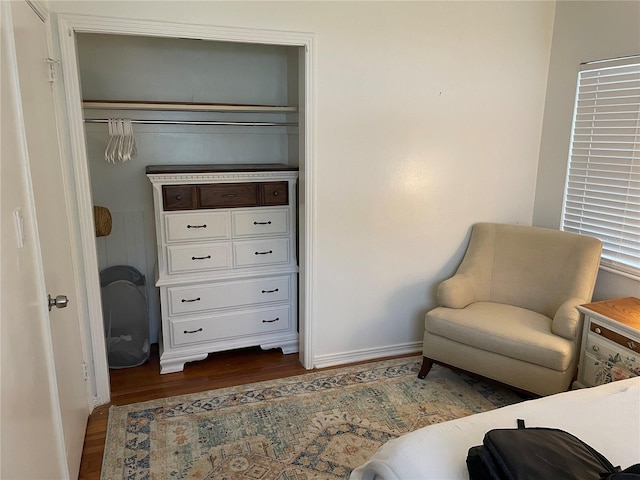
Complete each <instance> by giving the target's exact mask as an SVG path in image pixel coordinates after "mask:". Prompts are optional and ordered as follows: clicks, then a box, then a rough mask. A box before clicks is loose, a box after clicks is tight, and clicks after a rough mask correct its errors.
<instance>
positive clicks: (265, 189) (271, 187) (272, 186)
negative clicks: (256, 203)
mask: <svg viewBox="0 0 640 480" xmlns="http://www.w3.org/2000/svg"><path fill="white" fill-rule="evenodd" d="M258 195H259V197H260V205H265V206H273V205H289V184H288V183H287V182H265V183H261V184H260V187H259V191H258Z"/></svg>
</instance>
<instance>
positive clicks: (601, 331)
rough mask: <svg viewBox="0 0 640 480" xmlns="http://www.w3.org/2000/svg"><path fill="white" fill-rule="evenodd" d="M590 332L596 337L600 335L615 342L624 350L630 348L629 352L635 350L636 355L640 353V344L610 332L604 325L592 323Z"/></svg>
mask: <svg viewBox="0 0 640 480" xmlns="http://www.w3.org/2000/svg"><path fill="white" fill-rule="evenodd" d="M589 330H590V331H592V332H593V333H595V334H596V335H600V336H601V337H604V338H607V339H609V340H611V341H612V342H615V343H617V344H618V345H621V346H623V347H624V348H628V349H629V350H633V351H634V352H636V353H640V342H637V341H635V340H633V339H632V338H629V337H626V336H624V335H621V334H619V333H618V332H614V331H612V330H609V329H608V328H607V327H603V326H602V325H599V324H597V323H595V322H591V325H589Z"/></svg>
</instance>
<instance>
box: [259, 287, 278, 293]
mask: <svg viewBox="0 0 640 480" xmlns="http://www.w3.org/2000/svg"><path fill="white" fill-rule="evenodd" d="M277 291H278V289H277V288H275V289H273V290H262V293H275V292H277Z"/></svg>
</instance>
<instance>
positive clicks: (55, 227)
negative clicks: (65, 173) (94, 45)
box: [2, 1, 89, 478]
mask: <svg viewBox="0 0 640 480" xmlns="http://www.w3.org/2000/svg"><path fill="white" fill-rule="evenodd" d="M2 3H3V4H4V3H10V5H11V12H10V15H9V16H10V17H12V19H13V34H14V39H15V52H16V59H17V69H18V81H19V89H20V97H21V105H22V114H23V121H24V129H23V131H24V132H25V136H24V138H25V140H26V157H27V161H28V167H29V169H28V171H27V172H26V177H25V180H26V181H27V182H29V181H30V182H31V185H32V192H33V199H34V205H35V214H36V223H37V232H35V231H34V232H32V233H30V234H32V235H33V237H34V240H33V241H34V243H37V240H38V237H39V239H40V242H39V249H38V248H34V253H33V255H36V257H37V254H38V253H40V252H37V250H40V251H41V254H40V256H41V265H38V266H37V269H38V270H40V272H41V273H42V275H43V277H44V285H46V288H45V287H42V288H44V289H45V293H44V294H43V292H40V291H39V290H40V289H38V290H37V291H34V293H35V294H36V299H37V300H38V302H40V303H42V305H44V304H45V301H46V293H50V294H51V295H52V296H53V297H55V296H57V295H67V296H68V297H69V305H68V307H67V308H64V309H58V308H54V309H53V310H52V311H51V312H50V313H49V312H47V311H46V309H45V311H44V312H43V314H44V319H43V321H46V322H47V325H45V326H44V327H43V328H45V329H49V333H48V334H47V335H45V337H46V338H44V340H45V341H49V342H50V345H46V346H45V347H44V348H45V349H50V350H51V352H52V356H53V366H54V370H55V378H54V379H52V384H53V388H52V392H51V393H52V395H55V397H57V398H53V397H51V399H52V403H53V404H57V405H58V409H59V415H60V422H59V426H60V429H61V433H62V436H63V438H64V447H63V448H64V453H65V456H66V463H67V465H65V468H64V470H65V471H66V470H67V469H68V475H69V476H70V478H76V477H77V474H78V469H79V465H80V458H81V455H82V445H83V442H84V433H85V429H86V422H87V418H88V416H89V394H88V390H87V385H86V380H85V371H84V352H83V344H82V337H81V328H80V325H79V313H78V309H79V306H78V305H77V303H76V302H74V296H75V295H74V293H75V292H74V285H75V282H74V269H73V265H72V256H71V241H70V237H69V225H68V223H67V222H68V218H67V215H66V208H65V194H64V186H63V185H64V184H63V178H62V168H61V158H60V147H59V143H58V136H57V135H58V132H57V126H56V125H57V123H56V115H55V104H54V98H53V90H52V85H51V83H50V81H49V80H50V79H49V68H48V65H47V62H46V60H47V58H48V57H49V55H48V50H49V49H48V44H47V29H46V25H45V21H44V20H43V19H42V18H41V16H45V18H46V13H45V12H39V14H40V15H38V14H36V12H35V11H34V10H33V9H32V8H31V6H30V5H29V4H27V3H26V2H24V1H19V2H2ZM3 7H5V5H3ZM6 10H7V9H6V8H4V11H6ZM4 11H3V13H4ZM4 17H5V15H3V21H4ZM3 30H4V25H3ZM3 35H4V32H3ZM3 43H4V42H3ZM3 48H4V47H3ZM2 65H3V74H4V69H5V62H4V61H3V64H2ZM3 88H4V84H3ZM3 98H4V97H3ZM3 105H4V102H3ZM3 114H4V108H3ZM4 130H5V129H4V128H3V140H4ZM3 143H4V142H3ZM3 162H4V155H3ZM29 175H30V178H29ZM5 182H12V179H11V178H6V176H5V175H4V174H3V175H2V183H3V189H2V194H3V197H4V194H5V190H4V184H5ZM3 199H4V198H3ZM2 213H3V223H4V217H5V215H4V214H5V206H4V203H3V205H2ZM26 213H27V212H26V211H25V214H26ZM28 214H29V215H31V214H32V212H28ZM25 217H26V215H25ZM25 225H26V223H25ZM3 243H4V232H3ZM3 255H4V252H3ZM2 274H3V276H4V274H5V272H4V266H3V271H2ZM37 280H39V281H40V282H41V281H42V279H41V278H40V279H37ZM3 287H4V282H3ZM4 303H5V302H3V305H4ZM33 308H39V307H37V306H34V307H33ZM3 317H4V316H3ZM47 317H48V318H47ZM3 342H4V339H3ZM49 360H51V359H49ZM3 368H4V364H3ZM3 380H4V375H3ZM44 398H47V397H44ZM42 401H44V399H41V402H42ZM59 433H60V432H59ZM33 435H34V436H37V435H38V433H37V430H36V431H35V432H34V433H33ZM2 437H3V440H4V439H5V438H7V437H5V436H4V435H3V436H2ZM4 444H5V442H4V441H3V445H4ZM31 453H32V455H33V456H32V457H31V463H38V462H37V461H36V462H34V459H35V458H38V455H39V452H37V451H33V450H32V451H31ZM65 476H66V475H65ZM49 477H50V474H49ZM2 478H5V477H4V476H3V477H2ZM7 478H10V477H7ZM23 478H27V477H23ZM29 478H31V477H29Z"/></svg>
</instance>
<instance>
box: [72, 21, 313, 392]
mask: <svg viewBox="0 0 640 480" xmlns="http://www.w3.org/2000/svg"><path fill="white" fill-rule="evenodd" d="M61 20H62V21H61V25H63V24H64V22H65V20H64V19H61ZM71 23H73V22H71ZM80 23H82V22H80ZM98 30H99V29H97V28H96V29H95V31H92V29H91V28H77V30H76V31H75V59H76V65H77V80H78V87H79V91H80V92H81V98H80V99H79V100H80V102H81V109H82V119H81V120H80V121H81V123H82V127H81V128H82V132H83V134H84V143H85V145H84V147H85V148H84V154H85V158H84V162H85V164H84V166H83V168H79V167H78V166H77V164H78V162H82V161H83V158H74V163H75V164H76V168H75V169H74V170H75V172H74V174H75V177H76V181H78V179H79V178H80V179H81V177H82V170H84V172H85V174H86V180H87V182H88V185H87V186H88V188H87V189H86V191H87V192H89V193H88V195H85V196H84V202H83V203H85V204H86V203H89V204H90V205H79V206H78V209H79V210H81V211H82V210H84V211H85V212H86V211H88V210H92V209H93V208H94V207H96V206H99V207H103V209H104V210H103V212H104V211H105V210H106V211H108V214H109V216H110V220H111V228H110V229H109V232H108V234H102V235H100V236H95V237H94V238H93V239H92V241H93V245H91V246H88V245H87V243H88V242H87V241H86V240H87V239H88V234H87V230H88V228H87V225H84V226H81V227H80V230H81V236H82V237H83V244H84V245H83V250H84V251H85V280H86V282H87V287H88V290H89V291H90V290H91V285H89V284H92V285H93V289H94V291H95V290H96V287H97V288H99V280H98V279H99V273H100V272H102V271H104V270H105V269H107V268H109V267H113V266H116V265H125V266H128V267H132V268H134V269H136V270H137V271H139V272H140V273H141V274H142V275H144V277H145V279H146V282H144V284H143V286H142V287H139V288H142V289H144V292H145V297H146V301H147V306H148V320H149V333H148V338H149V343H150V344H151V347H150V350H151V351H154V352H155V351H158V344H162V343H163V338H162V337H163V333H162V331H163V328H162V325H163V309H164V311H165V312H166V311H167V310H168V309H169V306H167V305H163V304H162V302H163V299H164V301H166V300H167V298H166V295H165V296H162V295H161V294H160V290H161V288H159V287H158V286H156V284H157V283H158V280H159V278H160V279H161V277H162V268H163V265H162V262H163V249H164V248H165V246H163V243H162V241H161V240H159V238H158V237H159V235H162V232H166V231H167V229H168V228H169V227H168V226H166V225H163V226H162V227H161V230H162V231H161V232H160V230H159V228H158V227H157V224H158V218H159V215H160V216H162V215H164V214H163V213H160V214H159V213H158V209H159V206H160V208H162V201H160V202H159V201H158V198H155V199H154V188H156V187H157V186H156V187H154V185H153V182H152V177H153V175H154V173H153V172H156V173H157V172H158V169H159V171H160V172H162V170H163V169H164V168H169V170H171V172H173V173H170V174H168V175H175V174H176V172H178V171H180V170H183V167H185V168H186V170H185V172H183V173H185V175H186V177H185V178H188V179H189V180H188V181H186V182H185V184H186V185H187V186H188V187H193V188H196V187H197V188H196V190H194V191H197V192H200V191H201V190H202V191H204V187H207V188H208V189H209V190H211V189H212V188H213V187H212V185H213V184H214V183H216V179H214V180H211V179H210V177H206V178H207V179H205V180H202V179H200V178H196V177H194V175H196V176H197V175H198V174H197V173H193V172H194V170H193V169H195V170H198V169H200V170H201V172H200V173H203V172H204V173H205V175H210V173H209V172H210V171H211V170H213V171H215V170H216V169H217V167H219V166H222V167H223V168H224V169H231V170H232V171H236V170H238V171H243V170H246V169H247V168H248V167H249V166H251V170H252V171H253V172H257V173H258V175H257V177H256V179H252V178H250V177H247V176H246V175H245V176H242V175H240V177H238V178H240V180H238V181H237V182H235V181H234V182H233V183H235V184H238V185H239V184H251V185H255V186H256V188H260V189H263V190H264V191H266V192H267V194H270V195H273V194H274V193H275V195H278V194H280V195H283V194H286V196H287V197H288V199H289V201H290V203H287V204H285V203H278V202H282V200H281V199H282V197H278V200H277V202H276V203H259V204H258V203H256V205H255V207H257V208H256V210H257V211H259V212H258V213H260V215H263V216H264V215H267V214H269V215H271V214H273V215H275V216H274V217H273V218H274V220H271V217H269V219H268V220H266V221H265V222H258V221H256V222H255V223H256V224H257V223H264V224H267V222H272V221H273V222H276V220H275V219H277V221H279V222H280V223H282V222H285V223H286V222H288V223H287V224H286V225H284V224H283V225H284V226H282V227H279V228H281V230H278V229H277V228H275V227H274V230H272V231H271V233H266V234H264V236H263V237H261V238H260V240H261V241H262V240H264V239H271V240H276V241H277V242H279V243H280V244H287V242H290V244H291V252H292V253H291V255H290V256H291V258H290V259H289V260H288V263H287V266H288V267H289V269H288V270H287V271H286V272H284V270H282V268H281V267H277V268H276V267H273V268H271V267H270V268H271V269H270V270H269V269H267V270H265V272H258V273H256V272H253V275H249V276H248V277H247V278H243V277H238V276H237V275H236V274H235V273H233V274H230V275H228V276H227V277H225V276H224V275H223V276H222V277H220V278H222V280H220V279H219V278H217V277H215V278H208V277H207V278H206V280H207V282H208V285H207V286H208V287H213V288H214V289H215V288H217V287H220V286H222V287H224V288H223V289H222V290H224V291H223V292H222V293H221V295H222V297H221V298H224V296H225V295H230V296H232V297H233V295H236V294H237V292H235V291H233V290H232V291H231V293H229V291H228V290H225V289H226V288H227V286H228V284H233V285H232V286H235V284H237V283H242V282H245V283H252V282H253V283H256V282H257V281H261V280H263V279H265V278H267V277H268V279H269V280H274V281H275V282H276V283H278V282H280V283H278V286H277V287H275V288H273V290H276V289H277V291H280V292H281V291H282V290H283V289H284V288H285V285H286V287H287V288H289V289H290V291H289V292H288V293H287V295H289V296H290V299H289V300H291V301H289V300H286V301H285V300H282V299H283V298H284V296H283V297H282V298H281V299H280V300H273V301H270V302H271V303H267V307H269V308H268V309H271V310H272V311H273V312H274V313H275V314H277V315H274V318H278V321H281V320H280V319H281V318H282V312H283V308H284V307H286V308H285V310H286V309H289V310H287V311H290V314H291V316H292V318H291V319H290V322H292V324H293V325H294V328H293V329H292V330H291V331H290V333H291V332H295V334H296V339H297V341H296V345H295V346H294V345H293V342H292V341H291V338H292V337H291V335H289V337H288V339H289V340H288V344H287V345H285V344H286V343H287V342H284V343H283V345H282V347H283V351H284V353H292V352H295V351H298V352H299V355H300V361H301V363H302V364H303V366H305V367H306V368H312V367H313V365H311V363H310V362H311V360H310V358H309V355H308V354H309V352H310V345H309V344H308V339H309V338H310V335H309V333H310V331H309V330H308V329H307V323H306V321H307V318H306V317H307V316H306V315H305V313H304V311H305V309H306V308H308V307H307V306H306V303H307V302H305V295H306V294H305V293H304V292H307V291H308V285H307V283H308V282H305V276H306V275H309V273H310V272H309V268H308V265H307V262H308V261H309V258H308V257H305V255H308V252H309V251H310V248H309V245H308V244H307V243H306V239H307V238H308V235H309V226H308V220H307V216H308V212H309V207H308V206H305V203H308V199H306V198H305V194H308V193H305V192H308V191H309V186H308V185H307V184H305V182H307V181H308V180H309V173H310V172H309V171H307V169H306V167H307V157H308V138H306V135H305V132H306V127H305V123H306V121H305V115H304V112H305V111H307V110H308V105H307V104H306V102H307V98H308V93H309V92H308V70H309V64H308V52H309V48H308V45H307V44H305V42H293V44H287V43H288V41H287V42H283V43H284V44H278V43H277V42H274V41H273V40H270V41H269V42H265V43H247V42H245V41H228V40H213V39H205V40H201V39H195V38H174V37H164V36H149V35H141V34H138V33H136V34H131V35H129V34H125V33H122V32H120V33H113V32H112V33H96V31H98ZM120 30H126V27H122V28H121V29H120ZM99 31H101V32H103V31H104V30H103V29H101V30H99ZM61 38H63V43H64V36H61ZM67 46H68V45H67ZM62 48H63V52H64V48H65V46H64V45H62ZM68 70H69V69H68V68H66V69H65V72H67V71H68ZM68 92H69V89H68V90H67V101H68V103H73V102H69V95H70V94H69V93H68ZM73 122H74V118H73V114H70V124H71V128H72V130H73V128H74V126H73ZM76 122H78V119H76ZM72 137H73V134H72ZM114 144H115V145H116V146H115V147H114ZM132 144H133V145H134V146H133V147H132ZM75 157H82V155H81V154H76V155H75ZM236 167H237V168H236ZM149 172H151V173H149ZM190 172H191V173H190ZM262 172H271V173H268V174H267V176H264V174H262ZM274 172H275V173H274ZM280 172H286V174H282V173H280ZM211 175H214V176H215V174H211ZM269 175H272V176H269ZM282 175H284V176H282ZM211 178H212V177H211ZM79 183H82V182H79ZM168 183H170V184H171V183H173V184H174V185H170V186H171V187H172V188H173V187H176V185H175V182H172V181H169V182H168ZM222 183H226V184H228V183H229V181H228V180H225V181H223V182H222ZM227 186H229V185H227ZM231 186H232V187H233V185H231ZM250 188H253V187H250ZM76 189H77V190H80V191H81V190H83V186H82V185H80V186H79V188H78V186H77V187H76ZM209 190H207V192H208V191H209ZM159 191H161V192H162V191H164V190H159ZM211 191H213V190H211ZM260 191H262V190H260ZM207 194H208V193H207ZM259 195H262V196H264V195H265V193H264V192H263V193H260V194H259ZM82 197H83V195H82V194H80V195H79V199H78V202H79V203H80V202H82V200H83V198H82ZM260 198H262V197H260ZM274 198H275V197H274ZM198 202H200V201H197V202H196V203H198ZM165 205H166V204H165ZM194 205H195V204H194ZM203 205H204V204H203ZM232 207H234V205H232ZM237 207H238V208H237V209H234V208H230V209H229V210H228V211H227V210H225V209H222V208H221V209H217V208H218V207H215V208H216V210H208V209H207V208H206V205H204V207H201V206H200V204H199V203H198V206H197V207H194V208H202V210H194V211H195V212H197V213H198V214H199V213H202V212H204V213H207V214H209V213H211V212H214V213H215V214H216V215H217V217H216V218H218V219H221V218H222V217H221V216H220V215H218V214H225V215H226V214H228V216H227V218H225V219H222V220H221V221H222V222H223V223H224V222H229V223H228V225H227V226H225V227H224V228H227V227H229V228H231V229H233V232H235V233H233V234H231V237H230V238H231V240H232V241H230V242H229V243H230V244H232V247H233V248H234V249H236V247H238V246H244V244H245V243H249V240H251V237H250V236H247V237H246V238H242V235H249V234H247V233H244V232H243V231H241V230H240V231H239V233H238V232H236V226H235V225H236V224H235V223H233V222H236V221H240V222H242V221H245V220H246V218H248V215H249V214H253V211H250V209H251V207H252V205H246V204H238V205H237ZM189 212H191V210H189ZM165 213H166V212H165ZM169 213H171V214H172V213H173V212H169ZM192 213H193V212H192ZM287 215H288V216H287ZM80 216H82V214H81V215H80ZM175 218H177V215H174V216H173V217H172V219H175ZM252 218H253V217H252ZM265 218H266V217H265ZM238 219H239V220H238ZM283 219H284V220H283ZM245 223H246V222H245ZM93 226H95V227H96V228H97V225H93ZM159 232H160V234H159ZM91 233H93V231H92V232H91ZM236 234H237V235H238V237H237V238H236V237H234V236H233V235H236ZM260 235H262V234H260ZM187 243H189V244H190V246H192V245H196V244H198V245H199V243H198V240H197V239H196V240H189V241H188V242H187ZM214 243H215V246H216V247H219V246H220V245H222V244H224V243H225V241H218V239H214ZM91 247H92V248H94V249H95V259H96V267H95V268H91V267H89V266H86V263H87V262H86V260H87V256H86V252H87V251H89V253H91ZM173 247H174V246H172V248H173ZM175 247H176V248H175V249H173V250H171V251H170V253H169V255H174V256H176V255H177V253H175V252H176V251H177V250H178V249H179V247H180V246H175ZM238 248H239V247H238ZM265 251H269V250H265ZM259 253H261V252H259ZM189 255H190V254H189ZM229 255H231V259H230V261H231V262H232V263H233V262H236V260H235V255H240V254H238V253H237V252H236V250H233V251H232V252H231V253H230V254H229ZM194 256H195V255H194ZM203 256H204V255H203ZM256 257H258V255H257V254H256ZM166 258H167V254H166V251H165V253H164V259H165V261H166ZM251 261H253V260H251ZM238 263H240V262H238ZM272 263H273V262H272ZM241 266H242V265H241ZM191 273H193V272H191ZM227 273H228V272H227ZM249 273H250V274H251V273H252V272H249ZM88 277H91V278H88ZM192 277H193V278H190V279H187V280H188V281H185V282H184V283H185V285H187V284H188V285H191V286H193V285H196V284H197V283H198V279H200V280H202V279H203V278H204V277H198V273H197V272H196V273H194V274H193V275H192ZM227 280H231V282H227V283H225V282H226V281H227ZM285 280H286V281H285ZM234 282H235V283H234ZM283 282H284V283H283ZM160 283H161V282H160ZM185 285H176V286H175V287H176V288H178V289H179V288H182V287H184V286H185ZM196 286H198V287H199V286H200V285H196ZM263 290H264V289H263ZM267 291H268V290H267ZM165 294H167V291H165ZM169 294H171V292H169ZM88 296H89V297H91V295H90V294H89V295H88ZM98 298H99V297H98ZM194 298H197V297H194ZM190 300H191V299H190V298H187V299H186V300H185V302H189V301H190ZM242 302H245V303H246V302H247V301H245V300H241V301H240V303H242ZM249 302H250V301H249ZM278 302H280V303H278ZM210 307H211V305H210ZM98 308H99V309H100V310H102V305H101V303H100V304H97V302H96V301H95V298H94V301H93V302H92V301H91V298H89V299H88V310H89V323H90V325H89V329H90V330H91V333H90V336H91V339H90V340H89V343H90V344H91V346H90V347H91V350H92V351H93V357H94V362H93V363H94V373H95V384H96V397H97V403H98V404H100V403H104V402H105V401H107V400H108V395H109V394H108V392H109V386H108V381H109V380H108V370H106V375H105V372H104V366H103V368H102V369H101V368H100V360H99V359H98V358H96V355H98V356H99V355H100V347H101V345H100V339H99V337H100V335H99V334H98V333H104V332H105V330H104V318H103V315H102V312H99V313H100V314H101V315H100V316H99V317H100V318H99V319H97V318H96V317H97V313H98V312H97V310H98ZM211 308H213V309H214V310H215V311H214V313H215V314H216V315H217V314H220V315H221V316H224V315H222V314H226V313H229V312H234V310H233V309H234V305H233V302H231V303H228V304H226V305H223V306H222V309H221V310H216V309H217V307H216V306H215V305H214V306H213V307H211ZM278 308H280V310H278ZM240 310H241V311H239V313H242V314H245V313H247V312H248V311H253V310H259V308H257V307H256V308H254V307H253V306H248V307H243V308H241V309H240ZM174 313H175V312H174ZM180 314H182V313H181V312H178V315H180ZM166 315H167V314H166V313H165V317H166ZM207 315H208V314H207V313H206V312H204V313H203V312H198V313H197V315H196V316H197V317H198V318H200V317H206V316H207ZM278 315H279V316H278ZM236 318H240V317H232V319H233V320H235V319H236ZM185 319H186V320H188V319H189V317H187V316H185V317H179V318H178V320H180V321H181V322H182V321H183V320H185ZM272 320H273V319H268V320H266V321H263V323H270V322H271V321H272ZM179 325H180V328H181V329H182V327H183V326H185V325H186V326H185V328H184V331H185V332H186V331H189V330H188V324H187V323H184V322H183V323H180V324H179ZM164 327H165V330H166V327H167V320H166V318H165V320H164ZM98 330H99V332H98ZM194 331H197V329H194ZM242 335H243V333H242V332H238V331H235V330H234V331H232V332H231V333H230V336H233V337H238V336H242ZM102 341H103V342H104V345H103V346H104V347H105V350H104V351H105V352H106V351H108V347H109V345H108V343H109V342H110V341H111V342H114V341H116V342H126V341H128V338H127V335H126V333H124V334H122V335H119V336H118V338H110V339H108V335H107V334H106V333H105V334H104V336H103V339H102ZM165 341H166V338H165ZM207 341H208V339H202V338H198V339H196V341H195V342H194V345H196V347H197V348H196V350H197V349H198V348H199V347H201V346H202V345H203V343H206V342H207ZM165 343H166V342H165ZM245 343H246V342H245ZM265 343H266V346H264V345H263V348H265V349H267V348H275V347H278V346H279V345H277V343H278V342H277V341H276V342H271V343H270V342H268V341H267V342H265ZM254 344H255V345H260V342H259V341H258V342H254ZM250 346H251V345H249V344H246V345H245V344H243V343H242V342H240V343H234V342H233V341H232V342H230V343H229V348H230V349H232V348H236V347H237V348H239V349H241V348H244V347H250ZM96 347H97V348H96ZM145 348H148V347H145ZM224 350H225V348H224V345H222V346H221V345H219V344H218V345H215V346H214V347H212V348H211V352H215V351H224ZM160 351H162V347H160ZM204 357H206V354H205V355H204ZM204 357H203V355H202V349H200V352H199V354H198V355H194V356H193V358H191V359H189V358H188V356H187V355H185V356H184V357H183V358H182V360H185V361H184V362H183V363H186V364H185V365H184V367H185V368H189V365H190V363H189V362H190V361H192V360H193V361H195V360H197V359H198V358H204ZM179 363H180V362H178V366H177V367H176V364H175V362H174V363H172V364H171V365H170V366H169V367H168V368H165V369H166V370H167V371H166V372H165V373H169V372H172V371H180V370H181V366H180V365H179ZM165 367H166V365H165ZM101 370H103V371H102V373H101ZM158 375H160V371H158ZM105 376H106V377H107V378H104V377H105ZM105 385H106V386H105ZM105 391H106V394H105Z"/></svg>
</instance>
